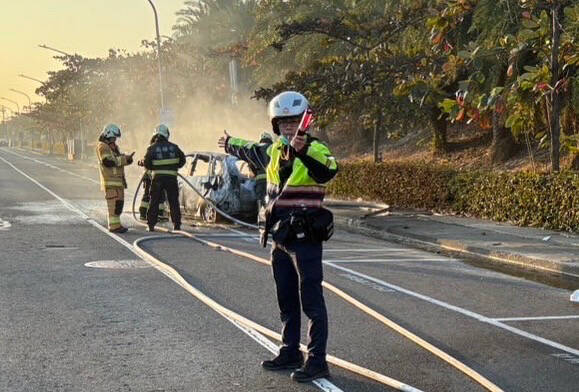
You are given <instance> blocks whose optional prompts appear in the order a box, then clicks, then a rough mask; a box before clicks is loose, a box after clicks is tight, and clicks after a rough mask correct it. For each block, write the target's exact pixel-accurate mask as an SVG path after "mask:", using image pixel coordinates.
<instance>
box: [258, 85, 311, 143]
mask: <svg viewBox="0 0 579 392" xmlns="http://www.w3.org/2000/svg"><path fill="white" fill-rule="evenodd" d="M308 106H309V102H308V100H307V98H306V97H304V96H303V95H302V94H300V93H298V92H296V91H284V92H283V93H281V94H278V95H276V96H275V97H273V99H272V100H271V101H270V102H269V107H268V114H269V119H270V120H271V125H272V127H273V132H274V133H275V134H276V135H279V127H278V126H277V120H278V119H280V118H284V117H297V116H301V115H302V114H303V113H304V112H305V111H306V109H307V108H308Z"/></svg>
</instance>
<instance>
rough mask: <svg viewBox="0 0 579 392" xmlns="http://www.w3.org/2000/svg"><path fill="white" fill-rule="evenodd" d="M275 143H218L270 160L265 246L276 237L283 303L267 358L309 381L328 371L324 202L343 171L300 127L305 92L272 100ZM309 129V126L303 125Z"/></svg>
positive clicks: (274, 259) (329, 222)
mask: <svg viewBox="0 0 579 392" xmlns="http://www.w3.org/2000/svg"><path fill="white" fill-rule="evenodd" d="M268 112H269V117H270V119H271V123H272V128H273V132H274V133H275V134H277V135H279V138H278V139H277V140H276V142H275V143H273V144H270V145H263V144H259V143H252V142H249V141H245V140H242V139H239V138H235V137H231V136H229V135H227V134H225V135H224V136H222V137H221V138H220V139H219V141H218V145H219V146H220V147H223V148H224V149H225V151H226V152H228V153H230V154H233V155H235V156H237V157H239V158H240V159H244V160H252V161H260V160H261V161H262V162H265V164H266V165H267V166H266V175H267V196H266V200H267V208H266V219H265V228H264V230H263V231H262V245H263V246H266V244H267V236H268V235H269V234H271V235H272V239H273V245H272V251H271V264H272V269H273V277H274V281H275V285H276V292H277V300H278V305H279V308H280V315H281V321H282V324H283V328H282V346H281V347H280V352H279V355H278V356H276V357H275V358H273V359H271V360H267V361H263V362H262V366H263V367H264V368H265V369H267V370H281V369H297V370H295V371H294V372H293V373H292V374H291V377H292V379H294V380H295V381H298V382H308V381H312V380H314V379H317V378H321V377H327V376H328V375H329V371H328V364H327V362H326V345H327V338H328V317H327V312H326V305H325V302H324V296H323V291H322V280H323V271H322V241H325V240H327V239H329V237H330V236H331V235H332V232H333V217H332V215H331V212H330V211H329V210H327V209H325V208H323V207H322V202H323V199H324V194H325V184H326V183H327V182H328V181H330V180H331V179H332V178H333V177H334V176H335V174H336V173H337V171H338V166H337V163H336V159H335V158H334V157H333V156H332V154H331V153H330V150H329V149H328V147H327V146H326V145H325V144H323V143H322V142H320V141H319V140H317V139H316V138H314V137H311V136H310V135H309V134H307V133H302V132H297V131H298V127H299V125H300V122H301V121H302V119H304V118H306V115H307V114H309V113H311V111H310V109H309V104H308V101H307V99H306V97H304V96H303V95H302V94H300V93H298V92H294V91H286V92H283V93H281V94H279V95H277V96H276V97H274V98H273V99H272V100H271V102H270V103H269V108H268ZM305 130H307V128H306V129H305ZM300 300H301V307H302V309H303V311H304V313H305V314H306V316H307V317H308V318H309V330H308V335H309V342H308V346H307V348H308V350H307V358H306V361H305V363H304V357H303V356H302V354H301V353H300V350H299V344H300V324H301V319H300V317H301V311H300Z"/></svg>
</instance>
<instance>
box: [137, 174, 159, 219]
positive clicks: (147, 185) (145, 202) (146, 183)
mask: <svg viewBox="0 0 579 392" xmlns="http://www.w3.org/2000/svg"><path fill="white" fill-rule="evenodd" d="M152 182H153V179H152V178H151V175H144V176H143V187H144V190H143V197H142V198H141V207H140V208H139V213H140V214H141V216H146V215H147V211H148V210H149V206H150V204H151V183H152ZM164 203H165V192H161V198H160V199H159V206H163V204H164Z"/></svg>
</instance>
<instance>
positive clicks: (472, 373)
mask: <svg viewBox="0 0 579 392" xmlns="http://www.w3.org/2000/svg"><path fill="white" fill-rule="evenodd" d="M179 176H180V177H181V178H182V179H183V180H185V182H186V184H187V185H188V186H190V187H191V188H192V189H193V190H194V191H195V192H196V193H197V194H198V195H199V196H200V197H202V198H203V199H205V200H206V201H207V202H208V203H209V204H210V205H211V206H212V207H213V208H215V209H216V211H218V212H219V213H222V211H220V210H219V209H218V208H217V206H215V204H213V202H211V200H209V199H206V198H205V197H203V195H202V194H201V193H200V192H199V191H197V189H196V188H195V187H194V186H193V185H192V184H191V183H190V182H189V181H187V179H185V178H184V177H183V176H181V175H179ZM142 182H143V180H142V179H141V181H140V182H139V185H138V186H137V190H136V191H135V197H134V198H133V218H134V219H135V221H136V222H137V224H140V225H143V226H145V225H144V224H143V223H141V222H140V221H139V220H138V219H137V217H136V213H135V201H136V197H137V194H138V192H139V188H140V186H141V183H142ZM222 214H223V215H224V216H225V217H226V218H228V219H231V220H233V221H234V222H236V223H240V222H241V223H243V225H244V226H247V227H250V228H254V229H255V228H257V226H255V225H250V224H248V223H246V222H243V221H240V220H238V219H235V218H233V217H230V216H229V215H227V214H224V213H222ZM160 230H163V231H169V230H167V229H164V228H160ZM173 232H174V233H178V234H181V235H184V236H186V237H189V238H191V239H193V240H195V241H197V242H199V243H202V244H204V245H207V246H210V247H212V248H214V249H218V250H222V251H226V252H230V253H232V254H235V255H237V256H241V257H244V258H247V259H250V260H253V261H257V262H258V263H261V264H265V265H271V263H270V261H269V260H266V259H263V258H261V257H258V256H255V255H253V254H251V253H247V252H243V251H240V250H237V249H234V248H230V247H227V246H224V245H221V244H217V243H214V242H211V241H206V240H203V239H201V238H198V237H197V236H195V235H194V234H191V233H189V232H187V231H183V230H177V231H173ZM136 246H137V244H135V247H136ZM322 286H323V287H325V288H326V289H328V290H330V291H331V292H333V293H334V294H336V295H337V296H339V297H340V298H342V299H343V300H345V301H346V302H348V303H350V304H352V305H353V306H355V307H356V308H358V309H360V310H361V311H362V312H364V313H366V314H367V315H369V316H371V317H373V318H374V319H376V320H378V321H380V322H381V323H382V324H384V325H386V326H387V327H389V328H391V329H393V330H394V331H396V332H398V333H400V334H401V335H403V336H405V337H406V338H408V339H410V340H411V341H413V342H414V343H416V344H417V345H419V346H420V347H422V348H424V349H426V350H428V351H429V352H431V353H432V354H434V355H436V356H437V357H439V358H440V359H442V360H443V361H445V362H446V363H448V364H450V365H452V366H453V367H455V368H456V369H458V370H459V371H461V372H462V373H464V374H466V375H467V376H469V377H471V378H472V379H473V380H475V381H476V382H478V383H479V384H480V385H482V386H483V387H485V388H486V389H487V390H489V391H492V392H502V389H501V388H500V387H498V386H497V385H495V384H494V383H493V382H491V381H490V380H488V379H487V378H486V377H484V376H483V375H481V374H480V373H478V372H477V371H476V370H474V369H472V368H470V367H469V366H467V365H466V364H464V363H463V362H461V361H459V360H458V359H456V358H454V357H453V356H451V355H450V354H447V353H446V352H444V351H442V350H441V349H439V348H438V347H436V346H434V345H433V344H431V343H429V342H427V341H426V340H424V339H422V338H421V337H419V336H417V335H416V334H414V333H412V332H410V331H409V330H407V329H406V328H404V327H402V326H401V325H399V324H397V323H395V322H394V321H392V320H390V319H389V318H387V317H385V316H384V315H382V314H380V313H379V312H377V311H375V310H374V309H372V308H370V307H368V306H366V305H364V304H363V303H361V302H360V301H358V300H356V299H355V298H353V297H352V296H350V295H348V294H347V293H345V292H344V291H342V290H340V289H339V288H337V287H336V286H334V285H332V284H330V283H328V282H326V281H323V282H322ZM209 306H211V305H209ZM218 312H219V311H218ZM239 317H241V316H239ZM235 319H236V320H237V318H235ZM244 320H246V319H244ZM238 321H239V322H240V323H242V324H244V325H246V326H248V327H250V328H253V329H256V328H254V326H253V325H248V324H245V321H243V320H238ZM248 321H249V320H248ZM260 328H263V327H260ZM256 330H258V331H259V332H262V333H263V334H265V335H267V336H270V337H273V338H274V339H277V340H280V339H279V335H278V334H275V333H274V332H272V331H269V330H267V331H268V333H265V332H263V331H261V330H259V329H256ZM269 332H272V333H274V334H275V337H274V336H271V335H269ZM328 361H329V360H328ZM329 362H330V363H333V362H331V361H329ZM334 364H335V363H334ZM348 370H351V371H354V370H352V369H348ZM384 377H386V376H384ZM380 382H382V381H380ZM396 382H398V381H396ZM386 385H390V386H392V385H391V384H386ZM403 385H406V384H403ZM401 390H405V389H401Z"/></svg>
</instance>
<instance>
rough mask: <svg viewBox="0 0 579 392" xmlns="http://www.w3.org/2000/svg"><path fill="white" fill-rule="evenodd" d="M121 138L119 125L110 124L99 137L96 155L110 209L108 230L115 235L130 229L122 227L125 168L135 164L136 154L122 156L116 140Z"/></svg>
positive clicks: (125, 185)
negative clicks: (134, 156)
mask: <svg viewBox="0 0 579 392" xmlns="http://www.w3.org/2000/svg"><path fill="white" fill-rule="evenodd" d="M120 137H121V129H120V128H119V127H118V125H115V124H108V125H107V126H105V127H104V129H103V131H102V132H101V134H100V136H99V141H98V143H97V146H96V155H97V158H98V160H99V172H100V178H101V190H103V191H104V192H105V199H106V200H107V208H108V228H109V231H110V232H113V233H125V232H126V231H127V230H128V229H127V228H126V227H123V226H122V225H121V214H122V212H123V207H124V203H125V188H126V187H127V181H126V179H125V169H124V167H125V166H127V165H130V164H131V163H133V155H134V154H135V153H134V152H133V153H132V154H130V155H125V154H121V152H120V151H119V147H118V146H117V145H116V140H117V139H118V138H120Z"/></svg>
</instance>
